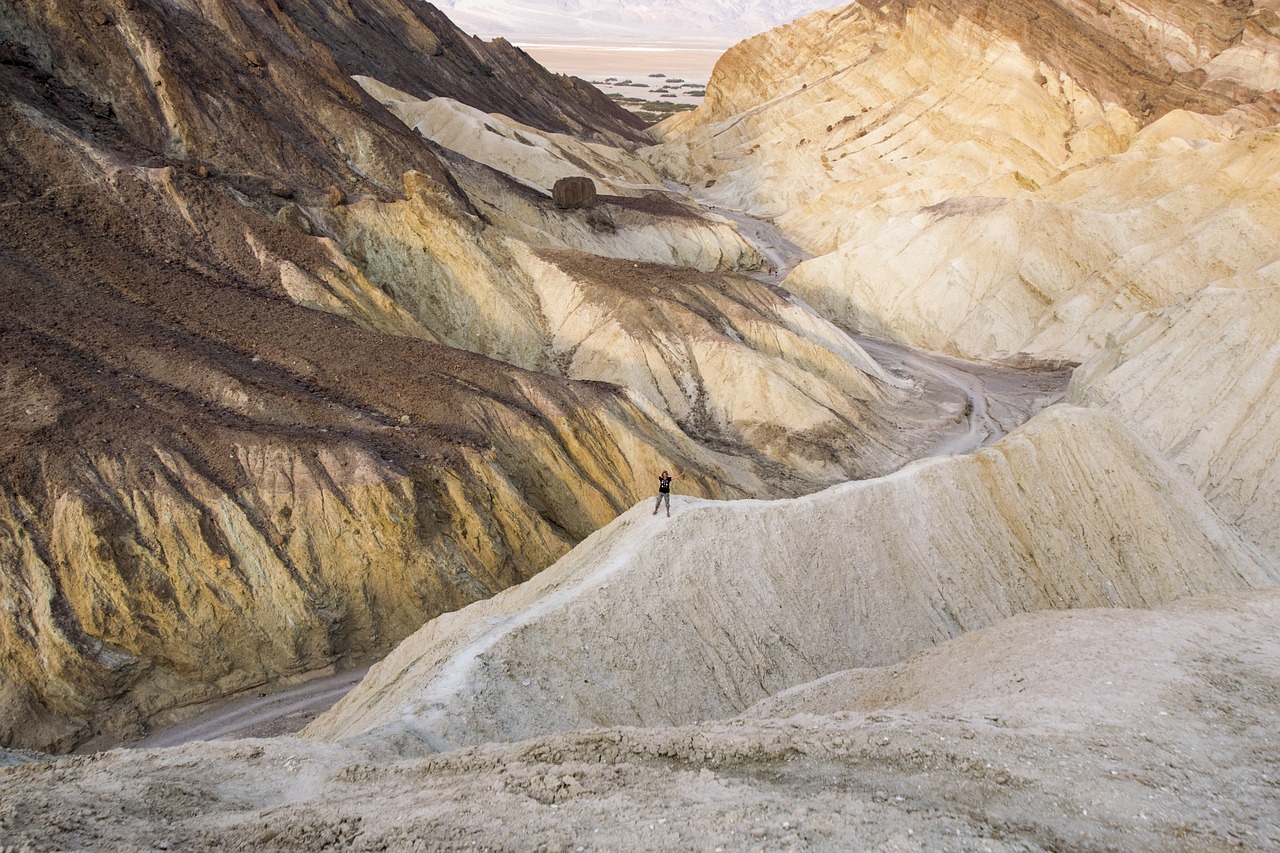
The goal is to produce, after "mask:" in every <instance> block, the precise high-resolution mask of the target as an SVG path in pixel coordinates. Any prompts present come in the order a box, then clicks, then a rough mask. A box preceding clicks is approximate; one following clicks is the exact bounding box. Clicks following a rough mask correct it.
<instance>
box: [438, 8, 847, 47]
mask: <svg viewBox="0 0 1280 853" xmlns="http://www.w3.org/2000/svg"><path fill="white" fill-rule="evenodd" d="M435 5H436V6H438V7H439V8H440V9H441V10H442V11H443V12H444V13H445V14H446V15H448V16H449V17H450V18H451V19H453V21H454V23H456V24H457V25H458V26H459V27H461V28H462V29H463V30H466V31H467V32H470V33H474V34H476V35H480V36H484V37H493V36H505V37H507V38H509V39H530V38H556V39H574V40H578V39H592V38H602V39H626V40H646V39H675V38H689V39H702V40H706V39H713V40H717V41H720V40H723V41H725V42H735V41H738V40H740V39H743V38H746V37H748V36H752V35H755V34H757V33H761V32H764V31H765V30H769V29H772V28H774V27H776V26H778V25H780V24H784V23H786V22H788V21H791V20H794V19H795V18H798V17H799V16H801V15H804V14H806V13H808V12H812V11H814V10H817V9H824V8H828V7H831V6H836V5H839V3H838V2H834V1H833V0H704V2H702V3H698V4H693V5H691V4H689V3H686V2H684V0H648V2H635V0H551V2H547V0H437V2H436V4H435Z"/></svg>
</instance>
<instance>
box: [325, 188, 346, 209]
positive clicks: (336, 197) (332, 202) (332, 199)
mask: <svg viewBox="0 0 1280 853" xmlns="http://www.w3.org/2000/svg"><path fill="white" fill-rule="evenodd" d="M325 199H326V200H327V201H328V202H329V206H330V207H341V206H342V205H344V204H346V203H347V194H346V193H345V192H343V191H342V187H339V186H338V185H336V184H331V185H330V186H329V189H328V190H326V191H325Z"/></svg>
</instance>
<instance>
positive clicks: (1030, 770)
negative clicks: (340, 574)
mask: <svg viewBox="0 0 1280 853" xmlns="http://www.w3.org/2000/svg"><path fill="white" fill-rule="evenodd" d="M1277 637H1280V594H1278V593H1277V592H1276V591H1274V590H1264V591H1257V592H1250V593H1241V594H1234V595H1222V596H1211V597H1207V598H1197V599H1188V600H1184V601H1183V602H1180V603H1179V604H1177V605H1174V606H1171V607H1168V608H1161V609H1157V610H1154V611H1137V610H1130V609H1123V608H1109V609H1101V610H1100V609H1092V610H1075V611H1070V612H1043V611H1042V612H1038V613H1031V614H1026V615H1022V616H1018V617H1015V618H1013V619H1010V620H1007V621H1005V622H1003V623H1000V624H999V625H996V626H992V627H990V628H986V629H983V630H980V631H976V632H973V633H970V634H966V635H964V636H963V637H960V638H958V639H956V640H952V641H949V642H947V643H944V644H942V645H940V646H938V647H937V648H935V649H930V650H927V651H925V652H923V653H922V654H920V655H919V656H917V657H916V658H914V659H912V660H911V661H909V662H906V663H904V664H900V665H895V666H892V667H888V668H885V669H876V670H862V671H859V672H845V673H836V674H833V675H832V676H831V677H829V678H827V679H825V680H823V681H820V682H815V683H812V684H809V685H804V686H801V687H798V688H797V689H796V690H795V691H792V692H791V693H789V694H782V695H780V696H778V697H777V698H776V699H773V700H770V702H769V703H768V704H760V705H757V706H755V707H754V708H752V709H750V710H749V711H748V712H747V713H746V714H744V715H743V716H742V717H739V718H736V719H732V720H728V721H723V722H710V723H703V724H698V725H688V726H683V727H678V728H653V729H637V728H626V727H623V728H602V729H589V730H582V731H576V732H569V733H564V734H551V735H543V736H540V737H537V738H534V739H531V740H527V741H522V742H519V743H513V744H506V743H490V744H485V745H483V746H476V747H469V748H466V749H462V750H457V751H455V752H451V753H447V754H443V755H432V756H428V757H425V758H416V759H415V758H407V757H405V756H404V755H402V754H398V753H397V752H396V751H394V749H389V748H388V747H389V746H393V745H392V744H388V743H386V742H377V743H374V744H372V745H369V746H355V745H352V744H329V743H318V742H316V741H314V740H310V739H298V738H281V739H273V740H260V741H240V742H232V743H217V742H214V743H196V744H188V745H186V746H181V747H175V748H171V749H164V750H150V751H124V750H117V751H113V752H109V753H99V754H97V755H93V756H77V757H69V758H63V759H55V760H49V759H43V760H42V759H41V758H40V757H38V756H34V755H20V754H14V753H5V752H3V751H0V794H2V795H3V798H4V802H5V803H6V806H7V810H6V812H5V813H4V820H5V840H6V841H7V842H10V843H15V844H18V845H21V844H23V843H30V844H32V845H33V846H35V845H37V844H46V845H55V846H58V847H60V848H64V849H77V850H86V851H99V850H101V851H114V850H122V849H136V848H137V847H138V846H139V845H149V846H153V847H157V848H160V849H163V847H165V846H168V847H169V848H170V849H180V848H187V847H192V848H194V847H216V846H226V847H234V846H242V845H248V846H252V847H253V848H254V849H257V850H262V851H268V852H269V853H277V852H278V853H286V851H294V850H298V849H302V848H307V849H312V848H316V847H323V846H326V845H328V846H339V847H341V846H352V847H357V848H358V847H361V846H364V847H386V848H388V849H405V850H410V849H415V847H419V848H420V847H427V848H430V847H442V848H450V847H453V848H463V847H469V846H476V847H490V848H493V849H513V848H519V849H529V850H552V849H560V850H564V849H576V848H577V847H583V848H586V849H589V848H592V847H599V848H608V849H627V850H653V851H659V850H673V849H702V848H703V847H711V848H712V849H714V848H715V847H722V848H724V849H725V850H760V849H789V848H794V849H804V850H832V851H836V850H849V849H859V848H872V849H907V850H911V849H922V848H923V849H927V850H943V851H970V850H975V849H978V850H991V851H1002V852H1003V851H1010V853H1012V851H1025V850H1053V849H1106V848H1112V847H1116V848H1118V847H1123V848H1124V849H1126V850H1141V851H1147V850H1150V851H1167V850H1188V851H1190V850H1205V849H1231V848H1236V847H1244V848H1246V849H1248V848H1256V849H1267V848H1270V847H1273V846H1275V845H1276V844H1277V843H1280V835H1278V834H1277V828H1276V825H1275V822H1274V820H1273V819H1272V818H1273V816H1274V815H1275V814H1276V812H1277V807H1278V806H1280V797H1278V795H1277V792H1276V787H1275V784H1274V781H1275V778H1276V776H1275V774H1276V764H1275V754H1274V749H1272V748H1271V744H1273V743H1274V742H1275V739H1276V737H1280V714H1278V713H1277V708H1278V707H1280V705H1278V704H1277V701H1276V699H1277V692H1276V690H1277V684H1280V671H1278V670H1277V662H1278V661H1280V648H1277V645H1278V642H1280V641H1278V640H1277ZM1063 649H1067V650H1069V654H1063ZM6 764H9V765H11V766H10V767H9V768H7V769H4V768H3V765H6ZM50 802H54V803H58V804H59V806H60V807H59V808H49V807H48V806H49V803H50Z"/></svg>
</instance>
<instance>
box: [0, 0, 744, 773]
mask: <svg viewBox="0 0 1280 853" xmlns="http://www.w3.org/2000/svg"><path fill="white" fill-rule="evenodd" d="M250 6H252V4H249V5H243V4H236V3H221V4H209V5H207V6H204V7H200V8H199V9H198V10H193V9H191V8H188V7H179V6H175V5H172V4H167V3H146V2H144V3H137V4H132V3H131V4H128V5H127V6H122V7H120V8H110V9H105V10H104V9H98V8H97V7H94V8H89V7H87V6H84V5H83V4H78V3H73V2H50V3H44V4H26V5H23V6H20V7H18V6H13V5H6V6H4V7H3V9H0V42H2V43H3V52H2V53H0V94H2V97H0V125H3V127H4V129H5V131H4V134H3V135H2V136H0V162H2V163H3V168H0V197H2V198H3V199H4V201H3V202H0V291H2V292H3V299H4V302H5V305H6V311H5V314H4V317H3V319H2V320H0V326H2V328H3V336H4V346H3V347H0V396H2V401H0V413H2V415H3V416H2V417H0V432H2V434H3V442H2V443H0V446H2V447H3V452H2V454H0V483H2V484H3V491H2V496H0V519H2V520H0V528H2V529H3V530H4V536H3V537H0V550H2V551H3V560H2V563H0V564H2V565H3V577H2V579H0V586H2V587H3V600H4V602H5V606H4V609H3V614H4V615H3V618H0V658H3V661H4V667H3V671H4V675H3V680H2V681H0V707H2V713H0V740H3V742H5V743H7V744H11V745H19V746H33V747H40V748H49V749H67V748H70V747H72V746H74V745H76V744H78V743H82V742H84V741H86V739H92V738H95V737H98V736H99V735H100V736H102V737H103V738H106V739H109V740H113V739H116V738H118V737H120V736H122V735H126V734H129V733H132V732H134V731H136V730H137V729H138V728H139V727H141V726H145V725H146V724H147V721H149V720H152V719H154V718H156V717H157V716H159V715H163V714H166V713H168V712H169V711H170V710H171V709H173V708H175V707H181V706H183V705H187V704H190V703H193V702H197V701H201V700H205V699H211V698H215V697H217V696H219V695H221V694H223V693H226V692H229V691H235V690H240V689H243V688H247V687H250V686H253V685H256V684H261V683H264V682H266V681H271V680H274V679H276V678H280V677H282V676H285V675H291V674H296V673H299V672H302V671H306V670H311V669H320V668H325V667H328V666H331V665H333V664H335V663H343V662H350V661H356V660H360V659H363V658H367V657H369V656H370V655H374V654H377V653H380V652H383V651H385V650H386V649H388V648H390V647H391V646H392V645H394V643H395V642H396V641H397V640H398V639H400V638H401V637H402V636H404V635H405V634H407V633H409V632H410V631H412V630H413V629H414V628H416V627H417V626H418V625H420V624H421V622H422V621H423V620H424V619H426V618H429V617H430V616H431V615H434V614H435V613H438V612H441V611H443V610H447V609H451V608H455V607H458V606H461V605H463V604H465V603H467V602H469V601H473V600H476V599H477V598H481V597H485V596H487V595H490V594H492V593H493V592H494V591H496V590H498V589H500V588H503V587H505V586H508V585H510V584H512V583H515V582H517V581H519V580H521V579H524V578H526V577H528V576H530V575H531V574H533V573H534V572H536V571H538V570H539V569H541V568H543V567H544V566H546V565H547V564H549V563H550V562H552V561H553V560H554V559H555V558H556V557H557V556H559V555H560V554H561V553H563V552H564V551H565V550H566V549H567V548H568V547H569V546H570V545H571V544H572V543H573V542H575V541H577V540H578V539H580V538H582V537H583V536H585V535H586V534H587V533H589V532H590V531H591V530H593V529H595V528H596V527H598V526H599V525H600V524H603V523H605V522H606V521H608V520H609V519H610V518H612V517H613V515H614V514H616V513H617V512H618V511H619V510H620V509H621V508H622V507H624V506H627V505H630V504H631V503H633V502H634V501H635V500H636V499H637V498H638V496H639V494H640V493H641V492H640V490H641V489H644V488H645V487H646V486H647V480H648V478H649V476H650V474H649V472H650V471H651V470H653V469H654V468H658V467H662V466H672V465H674V466H679V467H682V468H684V469H685V470H686V471H687V476H688V487H689V488H690V489H691V490H700V489H702V488H704V487H705V488H706V489H709V490H710V491H708V492H707V494H735V493H738V494H742V493H753V494H754V493H757V492H758V491H759V490H760V489H761V488H764V489H766V491H767V490H768V488H769V487H767V486H764V485H763V484H762V483H761V481H760V480H759V478H758V477H757V476H756V475H755V474H754V473H753V471H754V470H755V467H756V466H755V465H754V463H753V462H751V461H750V460H744V459H740V460H738V461H737V462H734V463H733V470H732V471H730V470H726V469H724V468H723V467H722V466H721V464H720V463H719V462H718V461H717V457H716V456H715V455H714V454H711V453H708V452H707V451H705V450H703V449H700V448H698V447H697V446H696V445H694V444H693V443H692V442H691V441H689V440H688V439H687V438H686V437H685V436H684V435H683V434H682V433H681V432H680V430H679V428H678V427H677V426H676V424H674V422H672V421H671V420H670V419H669V418H667V417H666V416H665V415H663V414H662V413H661V412H659V411H657V410H656V409H654V408H653V407H652V406H650V405H648V404H647V403H645V401H643V400H642V399H640V398H635V399H633V398H632V397H631V396H630V395H629V394H628V393H627V392H625V391H623V390H621V389H617V388H605V387H603V386H600V385H585V384H582V385H580V384H573V383H567V382H564V381H561V380H557V379H554V378H551V377H547V376H537V375H531V374H527V373H524V372H522V371H520V370H518V369H516V368H513V367H511V366H509V365H503V364H499V363H496V362H492V361H489V360H487V359H485V358H482V357H479V356H474V355H470V354H467V353H460V352H457V351H454V350H450V349H446V348H443V347H440V346H437V345H435V344H433V343H432V342H433V341H447V340H448V336H447V333H448V332H449V331H450V330H451V329H457V328H458V327H460V326H463V327H466V326H467V324H466V323H459V322H456V321H455V322H453V323H449V322H437V321H438V320H439V315H433V314H431V313H429V312H419V313H420V314H421V316H415V314H414V313H413V311H411V310H410V308H413V307H415V306H414V305H413V304H412V303H410V307H409V308H406V307H404V306H402V305H400V304H399V303H397V302H396V301H395V300H394V298H392V297H391V296H389V295H388V293H387V291H388V290H394V288H393V287H392V286H391V284H390V283H389V282H387V281H380V280H378V278H377V274H378V273H379V272H380V271H379V269H378V267H377V264H376V263H369V258H370V256H371V255H372V256H373V257H374V258H375V259H376V257H377V256H376V254H375V253H374V252H373V251H372V250H369V251H366V250H365V249H364V248H363V247H368V246H370V245H372V246H375V247H376V246H377V245H378V241H379V240H384V241H385V239H386V238H385V236H383V235H385V234H386V233H392V234H393V235H394V229H391V228H386V229H385V230H384V231H383V232H381V233H379V232H377V231H376V229H371V228H370V227H368V225H367V224H368V223H370V222H373V223H375V224H376V223H384V224H385V223H396V227H398V228H400V229H408V228H410V227H412V226H414V225H416V227H417V228H418V231H417V232H416V233H415V236H414V241H413V243H412V246H413V249H414V251H415V252H416V253H417V255H418V256H420V257H423V258H429V259H430V261H429V263H430V265H431V269H432V270H433V273H434V275H433V276H432V277H431V278H428V279H427V280H426V281H425V282H421V283H420V286H424V287H425V286H430V284H431V282H432V281H439V280H445V281H448V280H450V279H451V278H452V279H455V280H456V278H457V277H459V276H465V275H476V274H478V275H487V276H488V277H489V280H490V281H494V280H497V281H499V282H505V281H506V279H505V278H504V277H503V275H504V274H503V273H502V272H501V265H502V262H503V259H504V256H503V255H502V254H501V253H500V250H501V249H502V246H503V245H504V244H503V243H502V240H501V239H499V238H485V237H484V236H483V235H481V236H480V237H479V239H472V238H473V236H475V235H479V234H480V230H481V229H480V227H479V223H478V220H477V219H476V217H475V215H474V211H473V209H472V208H470V207H469V206H468V204H467V202H466V199H465V197H464V196H463V194H462V193H461V191H460V190H459V189H458V187H457V185H456V184H455V183H454V182H453V181H452V179H451V177H450V176H449V174H448V173H447V171H446V170H445V169H444V167H443V166H442V165H441V163H440V161H439V160H438V159H437V158H436V157H435V155H434V154H433V153H432V152H431V151H430V149H429V148H428V147H427V146H425V145H424V144H423V143H422V141H421V139H420V138H419V137H418V136H417V135H416V134H414V133H412V132H411V131H409V130H408V129H407V128H405V127H404V126H403V125H402V124H401V123H400V122H399V121H398V120H397V119H395V118H394V117H393V116H391V115H390V114H388V113H386V112H385V111H384V110H383V109H382V107H381V106H380V105H379V104H377V102H375V101H373V100H372V99H368V98H366V97H365V96H364V94H363V92H362V90H360V89H359V87H358V86H356V84H355V83H354V82H352V81H351V80H350V79H349V76H348V73H347V72H348V69H346V68H343V67H341V66H340V65H339V64H338V63H337V62H336V61H335V60H334V58H333V56H334V54H333V52H331V51H329V50H328V49H327V48H326V47H325V45H323V44H321V43H320V42H318V41H316V40H315V39H314V38H312V37H311V36H309V35H306V33H305V32H304V30H307V27H308V26H309V25H305V26H304V23H305V22H306V21H309V20H310V18H309V17H308V16H309V15H312V14H325V15H329V14H333V15H336V16H338V17H339V18H341V20H337V19H335V20H336V21H337V22H336V23H334V24H333V25H334V26H335V27H338V30H335V33H336V34H335V35H334V36H333V37H334V38H335V39H338V38H339V35H341V37H342V38H347V39H349V40H351V41H352V45H348V46H347V49H353V46H354V44H355V43H356V42H360V40H361V39H365V40H366V41H365V42H364V43H363V44H364V47H363V48H362V49H361V50H359V51H355V52H356V53H359V54H361V55H362V56H365V57H368V56H374V55H376V52H375V51H374V47H385V48H387V50H389V51H390V50H391V45H392V43H393V42H392V41H390V40H389V39H393V35H394V33H393V32H389V31H388V30H387V29H385V28H384V29H377V28H370V27H369V26H367V25H366V24H358V23H357V22H356V18H355V16H356V15H357V14H360V10H359V9H352V8H351V7H345V8H344V9H342V10H335V9H330V8H329V7H324V8H321V7H319V6H315V7H311V6H305V5H304V6H301V7H297V8H293V9H291V10H290V11H289V12H285V11H283V10H281V9H280V8H278V7H275V6H270V7H257V6H253V7H252V8H250ZM401 12H403V14H404V15H408V16H410V18H412V20H419V18H418V17H416V15H417V14H418V13H415V12H411V11H410V10H407V8H405V9H402V10H401ZM380 13H381V14H391V15H399V14H401V13H400V12H396V11H395V7H394V4H392V5H386V6H383V7H381V12H380ZM343 21H345V23H342V22H343ZM339 24H341V26H339ZM394 32H398V33H399V35H398V36H394V37H395V38H404V39H410V40H412V39H411V37H412V38H416V37H417V36H414V35H413V34H414V33H418V34H421V32H422V30H421V28H420V27H419V26H418V25H417V24H412V23H411V24H406V25H405V26H404V27H400V28H398V29H397V30H395V31H394ZM395 44H398V45H399V47H398V48H396V49H397V50H400V51H401V52H405V51H408V52H409V53H410V54H412V55H416V53H415V49H414V47H413V45H411V44H409V43H407V42H404V41H398V42H395ZM441 61H444V60H441ZM424 79H425V78H424ZM536 83H537V81H536V80H533V79H529V80H522V81H521V84H520V85H521V89H520V91H521V93H522V96H523V95H526V94H528V95H532V93H533V91H534V89H535V88H536ZM486 85H487V86H489V87H490V90H492V91H497V88H498V87H500V86H501V85H505V84H502V83H501V81H500V80H491V81H490V82H489V83H488V84H486ZM486 91H489V90H486ZM506 91H507V92H508V93H509V95H510V97H512V98H513V99H514V98H516V97H517V96H516V95H515V94H511V93H512V92H513V91H514V90H512V89H510V88H508V89H507V90H506ZM538 97H545V98H553V97H556V95H555V93H554V92H550V93H546V92H544V93H542V94H541V95H538ZM526 100H528V99H526ZM535 100H536V99H535ZM530 102H531V103H532V100H531V101H530ZM586 115H587V113H585V112H584V113H583V116H584V117H585V116H586ZM543 119H546V117H543ZM543 119H539V118H538V117H536V116H532V117H531V118H530V120H538V121H542V120H543ZM610 121H611V120H610V119H608V115H607V114H602V116H601V117H600V123H599V124H598V129H599V132H600V133H601V134H602V135H608V136H610V138H616V137H619V136H621V135H623V130H622V129H621V128H614V129H609V128H611V127H612V125H610V123H609V122H610ZM544 123H549V124H551V125H552V126H555V127H568V128H571V127H573V126H576V125H572V124H568V123H566V121H564V120H562V119H556V120H555V121H546V122H544ZM406 196H407V197H406ZM308 212H310V213H308ZM318 212H322V213H323V215H321V213H318ZM309 217H310V218H309ZM313 221H314V222H315V223H323V222H325V221H331V222H336V223H339V224H341V225H342V226H343V227H342V228H336V227H335V228H334V229H333V234H336V235H337V236H339V237H342V238H344V240H345V242H343V241H339V240H337V239H335V237H334V236H333V235H332V234H331V235H327V236H326V235H320V234H317V233H315V231H314V227H313ZM355 237H362V238H368V239H369V240H370V242H366V243H363V244H361V242H360V241H359V240H357V239H355ZM395 280H396V279H392V280H391V282H394V281H395ZM495 289H499V290H500V288H495ZM420 292H421V291H420ZM446 296H447V294H446V293H444V292H442V291H438V292H437V299H436V301H435V304H436V305H437V306H439V305H440V303H441V301H442V300H443V298H445V297H446ZM310 307H313V308H321V309H324V310H325V311H326V312H328V313H319V312H317V311H313V310H309V308H310ZM445 310H446V311H449V310H450V309H447V308H446V309H445ZM466 310H467V309H464V310H463V313H464V314H465V311H466ZM334 314H336V315H340V316H341V317H345V318H347V320H341V319H338V318H336V317H334V316H332V315H334ZM516 316H517V319H516V320H504V322H502V323H499V324H497V326H496V328H495V329H494V331H493V335H494V336H495V338H496V339H497V341H498V342H499V343H495V344H493V345H491V346H490V347H489V348H490V349H492V350H493V351H495V352H499V353H501V352H503V351H504V348H505V349H506V350H513V349H517V350H518V349H520V347H525V344H526V343H527V342H524V341H519V342H518V343H516V344H511V343H503V342H510V341H511V340H512V339H513V338H515V337H516V336H515V335H513V334H510V333H506V332H504V331H503V329H505V328H507V327H511V326H516V325H518V324H519V322H523V321H522V320H520V319H519V318H520V316H521V315H520V314H519V313H518V312H517V314H516ZM348 320H350V321H354V322H348ZM468 322H469V323H470V325H471V327H474V326H477V325H481V321H479V320H473V321H468ZM526 325H527V324H526ZM433 326H434V327H435V328H433ZM539 334H540V333H539ZM485 344H486V342H485V341H484V340H480V341H475V342H472V347H471V348H474V349H483V348H485ZM539 348H545V342H544V341H543V340H542V339H541V338H540V339H539V341H538V342H537V343H535V344H528V346H527V347H525V349H531V350H537V351H541V350H540V349H539ZM529 361H530V362H531V363H533V364H534V366H536V364H537V359H536V358H533V357H530V359H529ZM546 361H547V360H546V358H545V357H544V358H543V362H546ZM708 475H709V476H708ZM700 484H701V485H700Z"/></svg>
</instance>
